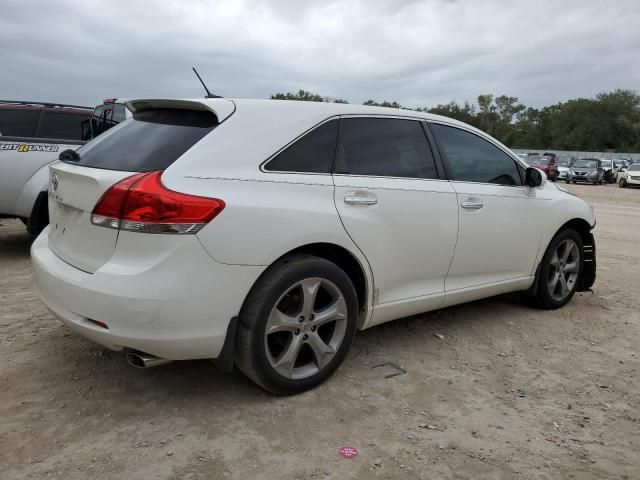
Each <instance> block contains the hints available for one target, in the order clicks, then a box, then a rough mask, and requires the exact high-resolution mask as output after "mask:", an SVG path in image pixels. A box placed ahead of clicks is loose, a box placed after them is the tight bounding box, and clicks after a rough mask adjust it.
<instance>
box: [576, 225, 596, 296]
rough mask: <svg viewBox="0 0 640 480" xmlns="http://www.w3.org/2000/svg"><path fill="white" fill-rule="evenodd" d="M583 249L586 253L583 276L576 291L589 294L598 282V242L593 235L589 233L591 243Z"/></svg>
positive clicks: (587, 243)
mask: <svg viewBox="0 0 640 480" xmlns="http://www.w3.org/2000/svg"><path fill="white" fill-rule="evenodd" d="M582 248H583V253H584V260H583V263H582V276H581V278H580V283H579V284H578V286H577V287H576V291H578V292H588V291H589V290H591V287H592V286H593V284H594V282H595V281H596V241H595V239H594V238H593V233H589V242H586V243H585V244H584V245H583V246H582Z"/></svg>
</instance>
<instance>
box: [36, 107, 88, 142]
mask: <svg viewBox="0 0 640 480" xmlns="http://www.w3.org/2000/svg"><path fill="white" fill-rule="evenodd" d="M88 118H89V113H87V115H81V114H78V113H69V112H56V111H53V112H51V111H45V112H44V113H43V114H42V123H41V124H40V128H39V130H38V137H41V138H55V139H59V140H80V139H81V138H82V122H83V121H84V120H87V119H88Z"/></svg>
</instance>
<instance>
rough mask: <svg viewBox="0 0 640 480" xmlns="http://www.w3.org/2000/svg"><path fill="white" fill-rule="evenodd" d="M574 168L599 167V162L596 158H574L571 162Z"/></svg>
mask: <svg viewBox="0 0 640 480" xmlns="http://www.w3.org/2000/svg"><path fill="white" fill-rule="evenodd" d="M573 167H574V168H599V167H600V162H599V161H598V160H591V159H589V158H582V159H580V160H576V161H575V163H574V164H573Z"/></svg>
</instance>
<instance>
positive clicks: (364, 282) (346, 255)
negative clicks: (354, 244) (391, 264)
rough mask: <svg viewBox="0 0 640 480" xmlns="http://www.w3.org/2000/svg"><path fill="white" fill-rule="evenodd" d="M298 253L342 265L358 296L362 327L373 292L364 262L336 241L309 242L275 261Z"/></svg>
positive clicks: (359, 320)
mask: <svg viewBox="0 0 640 480" xmlns="http://www.w3.org/2000/svg"><path fill="white" fill-rule="evenodd" d="M296 253H306V254H308V255H314V256H316V257H320V258H324V259H325V260H328V261H330V262H332V263H334V264H336V265H337V266H338V267H340V268H341V269H342V270H344V272H345V273H346V274H347V276H348V277H349V278H350V279H351V282H352V283H353V287H354V288H355V290H356V296H357V298H358V308H359V311H360V316H359V319H358V328H362V327H363V326H364V324H365V322H366V319H367V317H368V314H369V310H370V309H369V305H370V296H371V292H372V287H371V285H372V282H370V281H369V276H368V275H367V270H366V268H367V267H365V266H364V265H363V264H362V262H361V261H360V260H359V259H358V258H357V257H356V255H354V254H353V253H352V252H350V251H349V250H347V249H346V248H344V247H342V246H340V245H336V244H335V243H325V242H318V243H309V244H306V245H302V246H300V247H297V248H294V249H293V250H290V251H288V252H286V253H285V254H283V255H281V256H280V257H278V258H277V259H276V260H275V262H277V261H278V260H280V259H281V258H283V257H286V256H287V255H291V254H296Z"/></svg>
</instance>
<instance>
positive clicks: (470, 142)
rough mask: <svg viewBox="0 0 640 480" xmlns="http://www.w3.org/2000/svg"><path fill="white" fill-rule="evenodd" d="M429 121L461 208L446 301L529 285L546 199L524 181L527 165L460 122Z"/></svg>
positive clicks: (467, 298) (468, 298) (446, 285)
mask: <svg viewBox="0 0 640 480" xmlns="http://www.w3.org/2000/svg"><path fill="white" fill-rule="evenodd" d="M429 125H430V128H431V130H432V131H433V134H434V136H435V138H436V141H437V145H438V149H439V151H440V154H441V156H442V160H443V163H444V165H445V169H446V170H447V174H448V176H449V178H450V180H451V185H452V186H453V188H454V190H455V191H456V194H457V199H458V207H459V213H460V226H459V232H458V242H457V244H456V250H455V254H454V256H453V261H452V263H451V268H450V269H449V273H448V274H447V278H446V282H445V289H446V291H447V300H446V302H445V304H446V305H449V304H453V303H458V302H460V301H466V300H472V299H474V298H480V297H481V296H483V295H484V294H487V293H490V294H492V293H500V292H501V291H508V290H513V289H516V288H517V287H518V286H524V287H526V286H528V284H529V283H530V279H531V275H533V273H534V270H535V265H534V262H535V258H536V256H537V253H538V248H539V246H540V240H541V226H542V222H543V212H544V208H545V205H546V203H547V202H546V201H545V200H544V199H543V198H541V196H540V195H539V192H537V191H536V189H532V188H530V187H527V186H525V185H523V177H524V175H523V173H524V168H523V167H521V166H520V167H519V166H518V165H519V164H518V163H517V162H516V161H515V159H513V158H512V157H511V156H510V155H509V154H508V153H506V152H505V151H504V150H502V149H501V148H500V147H498V146H497V145H496V144H494V143H493V142H491V141H489V140H488V139H486V138H484V137H482V136H480V135H479V134H477V133H475V132H471V131H469V130H465V129H462V128H458V127H456V126H452V125H445V124H440V123H430V124H429ZM500 285H502V286H503V287H504V288H502V287H500ZM524 287H523V288H524ZM469 290H475V293H471V294H470V295H468V291H469ZM483 291H484V293H483ZM456 292H459V293H460V295H456Z"/></svg>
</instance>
